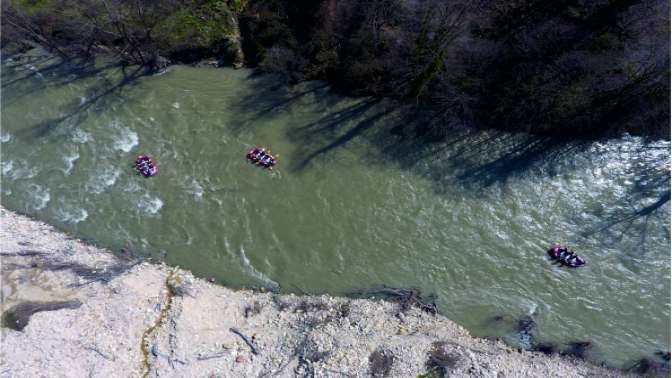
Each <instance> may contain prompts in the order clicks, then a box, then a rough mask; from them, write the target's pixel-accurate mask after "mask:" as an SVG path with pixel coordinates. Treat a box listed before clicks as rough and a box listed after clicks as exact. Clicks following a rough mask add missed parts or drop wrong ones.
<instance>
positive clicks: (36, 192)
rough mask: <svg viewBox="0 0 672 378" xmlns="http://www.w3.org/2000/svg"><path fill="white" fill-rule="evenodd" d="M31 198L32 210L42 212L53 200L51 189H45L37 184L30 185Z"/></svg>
mask: <svg viewBox="0 0 672 378" xmlns="http://www.w3.org/2000/svg"><path fill="white" fill-rule="evenodd" d="M30 192H31V198H30V202H31V203H32V208H33V209H35V210H42V209H44V208H45V207H47V205H48V204H49V201H50V200H51V195H50V194H49V189H48V188H44V187H42V186H40V185H37V184H31V185H30Z"/></svg>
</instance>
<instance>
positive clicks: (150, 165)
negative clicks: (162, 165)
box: [134, 154, 159, 177]
mask: <svg viewBox="0 0 672 378" xmlns="http://www.w3.org/2000/svg"><path fill="white" fill-rule="evenodd" d="M134 166H135V169H137V170H138V173H140V174H142V175H143V176H145V177H152V176H154V175H156V174H157V173H158V172H159V168H158V167H157V166H156V164H155V163H154V162H153V161H152V158H150V157H149V156H147V155H145V154H142V155H140V156H138V158H137V159H135V162H134Z"/></svg>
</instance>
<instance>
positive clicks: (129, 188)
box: [122, 180, 142, 193]
mask: <svg viewBox="0 0 672 378" xmlns="http://www.w3.org/2000/svg"><path fill="white" fill-rule="evenodd" d="M122 190H123V191H124V192H128V193H135V192H139V191H140V190H142V187H141V186H140V184H139V183H138V180H130V181H129V182H128V184H127V185H126V186H124V188H123V189H122Z"/></svg>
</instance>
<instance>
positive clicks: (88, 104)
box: [26, 66, 150, 137]
mask: <svg viewBox="0 0 672 378" xmlns="http://www.w3.org/2000/svg"><path fill="white" fill-rule="evenodd" d="M93 72H97V73H93ZM93 72H92V73H89V74H87V75H85V76H84V77H82V76H78V77H77V80H82V79H84V78H85V77H91V76H98V77H99V78H100V79H99V80H96V82H95V83H94V84H93V85H92V86H89V87H87V89H86V92H85V94H84V95H85V99H84V100H83V101H82V100H81V99H76V100H73V101H72V102H71V103H70V104H68V105H66V106H64V110H63V112H62V115H60V116H57V117H53V118H49V119H46V120H43V121H40V122H38V123H37V124H34V125H32V126H31V127H30V128H29V129H27V130H26V131H27V133H29V134H30V135H32V136H35V137H46V136H48V135H49V134H50V133H52V132H53V131H55V130H56V129H57V128H58V126H60V125H62V124H64V123H65V122H67V121H70V120H74V122H75V124H81V123H82V122H84V120H86V118H87V117H88V116H89V115H90V111H94V112H95V113H100V112H102V111H104V110H106V109H108V108H109V106H110V105H111V104H112V102H113V101H114V100H121V99H123V90H124V89H125V88H126V87H128V86H129V85H135V84H137V80H138V79H139V78H141V77H143V76H146V75H148V74H149V73H150V72H149V71H147V69H146V68H144V67H141V66H136V67H132V68H130V69H129V68H128V67H125V66H119V69H118V72H119V73H120V74H121V77H120V78H118V79H117V78H114V79H111V78H109V77H108V76H107V75H98V74H99V73H101V72H103V71H98V70H94V71H93Z"/></svg>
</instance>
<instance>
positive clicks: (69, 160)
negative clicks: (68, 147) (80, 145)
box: [63, 151, 79, 175]
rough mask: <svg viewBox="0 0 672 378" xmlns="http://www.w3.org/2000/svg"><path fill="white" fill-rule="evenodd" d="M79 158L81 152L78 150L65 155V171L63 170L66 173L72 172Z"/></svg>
mask: <svg viewBox="0 0 672 378" xmlns="http://www.w3.org/2000/svg"><path fill="white" fill-rule="evenodd" d="M77 160H79V153H78V152H77V151H75V152H73V153H71V154H69V155H65V156H63V161H65V171H63V172H65V174H66V175H69V174H70V172H71V171H72V168H73V167H74V166H75V162H76V161H77Z"/></svg>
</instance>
